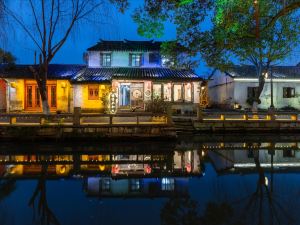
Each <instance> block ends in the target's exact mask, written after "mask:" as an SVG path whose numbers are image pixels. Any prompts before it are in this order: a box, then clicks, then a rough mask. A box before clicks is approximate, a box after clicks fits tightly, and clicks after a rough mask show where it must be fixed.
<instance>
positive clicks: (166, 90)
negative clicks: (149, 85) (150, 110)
mask: <svg viewBox="0 0 300 225" xmlns="http://www.w3.org/2000/svg"><path fill="white" fill-rule="evenodd" d="M171 93H172V85H171V83H168V84H164V100H165V101H171Z"/></svg>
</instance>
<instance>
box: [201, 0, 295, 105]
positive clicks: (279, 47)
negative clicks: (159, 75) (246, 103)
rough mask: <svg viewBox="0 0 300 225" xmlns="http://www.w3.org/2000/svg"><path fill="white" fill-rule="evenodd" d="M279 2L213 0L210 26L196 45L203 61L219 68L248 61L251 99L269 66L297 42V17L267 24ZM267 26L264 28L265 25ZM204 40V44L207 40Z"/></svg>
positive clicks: (290, 16) (290, 49) (266, 0)
mask: <svg viewBox="0 0 300 225" xmlns="http://www.w3.org/2000/svg"><path fill="white" fill-rule="evenodd" d="M281 7H282V3H281V2H277V3H276V2H274V1H269V0H259V1H256V3H253V1H252V0H246V1H230V0H217V1H216V10H215V16H214V18H213V28H212V30H210V31H209V32H205V33H203V40H204V41H203V42H202V43H200V46H201V47H200V48H201V50H202V51H203V54H202V56H203V57H204V58H205V60H206V62H207V63H208V64H209V65H211V66H215V67H217V68H220V69H226V68H228V67H230V66H231V65H232V64H233V62H234V60H236V59H238V61H239V62H240V63H242V64H243V63H247V64H248V63H250V64H251V65H253V66H254V67H255V69H256V73H257V77H258V78H259V87H258V89H257V93H256V95H255V99H254V101H256V102H259V96H260V94H261V92H262V90H263V87H264V83H265V78H266V76H267V73H268V72H269V70H270V68H271V67H272V65H274V64H275V63H278V62H279V61H280V60H283V59H284V58H286V57H287V56H288V55H289V54H290V53H291V52H292V51H293V49H294V48H295V46H297V45H298V44H299V34H300V27H299V22H300V21H299V18H298V17H297V15H287V16H284V17H281V18H279V19H278V20H277V21H276V23H275V24H274V25H273V26H269V27H267V26H268V24H269V22H270V20H271V19H272V17H270V15H274V14H276V12H277V11H278V8H281ZM266 27H267V28H266ZM207 42H208V43H207Z"/></svg>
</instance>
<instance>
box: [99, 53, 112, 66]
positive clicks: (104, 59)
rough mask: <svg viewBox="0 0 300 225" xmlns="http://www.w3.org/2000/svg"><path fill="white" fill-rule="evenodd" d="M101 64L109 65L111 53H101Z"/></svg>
mask: <svg viewBox="0 0 300 225" xmlns="http://www.w3.org/2000/svg"><path fill="white" fill-rule="evenodd" d="M101 66H105V67H109V66H111V53H101Z"/></svg>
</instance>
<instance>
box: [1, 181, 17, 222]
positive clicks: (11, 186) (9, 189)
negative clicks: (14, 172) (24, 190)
mask: <svg viewBox="0 0 300 225" xmlns="http://www.w3.org/2000/svg"><path fill="white" fill-rule="evenodd" d="M15 190H16V180H15V179H11V178H8V179H5V180H0V202H2V201H3V200H4V199H5V198H7V197H8V196H9V195H11V193H13V192H14V191H15ZM0 224H1V225H5V224H11V223H10V220H9V218H8V215H7V212H6V208H5V206H1V208H0Z"/></svg>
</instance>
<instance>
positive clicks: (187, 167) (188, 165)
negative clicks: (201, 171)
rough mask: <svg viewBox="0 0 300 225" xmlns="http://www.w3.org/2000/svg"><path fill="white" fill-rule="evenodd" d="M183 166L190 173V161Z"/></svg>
mask: <svg viewBox="0 0 300 225" xmlns="http://www.w3.org/2000/svg"><path fill="white" fill-rule="evenodd" d="M185 168H186V171H187V172H188V173H190V172H191V171H192V166H191V164H190V163H188V164H187V165H186V166H185Z"/></svg>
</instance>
